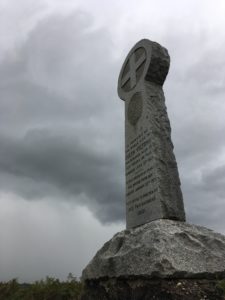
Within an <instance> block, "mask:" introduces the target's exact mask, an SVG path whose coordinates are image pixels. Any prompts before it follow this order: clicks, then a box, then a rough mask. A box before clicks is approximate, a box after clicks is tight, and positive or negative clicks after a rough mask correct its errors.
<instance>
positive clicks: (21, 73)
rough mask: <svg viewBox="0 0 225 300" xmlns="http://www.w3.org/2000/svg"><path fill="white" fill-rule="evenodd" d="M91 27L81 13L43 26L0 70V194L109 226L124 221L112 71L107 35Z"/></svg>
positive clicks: (34, 32) (46, 22)
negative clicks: (64, 205)
mask: <svg viewBox="0 0 225 300" xmlns="http://www.w3.org/2000/svg"><path fill="white" fill-rule="evenodd" d="M90 24H91V19H90V17H89V16H88V15H86V14H83V13H81V12H77V13H74V14H73V15H71V16H69V17H68V16H67V17H62V16H53V17H50V18H48V19H46V20H43V21H41V22H40V23H39V24H38V25H37V26H36V27H35V29H34V30H33V31H32V32H31V33H30V35H29V38H28V39H27V40H26V42H25V43H24V44H23V46H22V47H20V48H19V49H17V50H15V51H14V53H11V54H10V55H8V57H7V58H6V60H5V61H4V62H3V63H2V65H1V67H0V78H1V90H2V98H1V102H0V111H1V120H0V125H1V129H0V132H1V135H0V143H1V149H0V170H1V173H0V177H1V189H2V190H4V191H13V192H14V193H17V194H20V195H21V196H23V197H25V198H26V199H39V198H42V197H47V196H54V197H55V198H58V199H63V201H67V200H68V201H73V202H74V203H79V204H83V205H87V206H88V207H89V208H90V209H91V210H92V212H93V213H94V214H95V215H96V216H97V217H98V218H99V219H100V220H101V221H102V222H111V221H116V220H122V219H123V218H124V209H123V207H124V203H123V198H124V197H123V190H124V179H123V176H122V174H123V163H122V151H121V153H120V154H118V153H119V150H120V148H121V147H122V146H121V145H122V140H121V143H120V141H118V136H120V135H121V134H122V132H121V133H120V134H119V135H117V136H116V135H115V134H113V135H112V128H113V130H114V132H115V131H119V130H121V127H122V124H121V125H120V124H118V122H117V118H118V111H119V110H118V108H117V107H119V101H116V100H115V99H113V98H116V94H115V92H116V90H115V91H114V92H113V87H112V84H111V82H115V80H114V78H113V76H114V75H113V74H114V72H113V70H114V69H115V67H116V65H115V64H114V63H113V58H112V51H113V48H112V42H111V41H110V39H109V37H108V36H107V31H106V30H104V29H99V30H93V29H92V30H91V28H90ZM100 45H101V46H100ZM114 100H115V101H114ZM114 102H115V104H114ZM120 108H121V107H120ZM116 145H117V146H116Z"/></svg>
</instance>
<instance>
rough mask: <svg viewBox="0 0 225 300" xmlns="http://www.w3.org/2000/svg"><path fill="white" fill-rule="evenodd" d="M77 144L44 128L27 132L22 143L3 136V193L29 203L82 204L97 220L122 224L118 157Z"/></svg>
mask: <svg viewBox="0 0 225 300" xmlns="http://www.w3.org/2000/svg"><path fill="white" fill-rule="evenodd" d="M80 139H81V137H79V136H74V137H72V136H67V135H66V133H64V135H63V136H60V135H57V133H56V134H55V133H52V132H49V131H48V130H44V129H42V130H33V131H31V132H28V134H27V135H26V136H25V137H24V139H9V138H4V137H1V145H2V146H1V149H0V169H1V174H2V176H3V173H5V174H7V178H8V179H10V180H9V181H8V184H6V182H5V181H3V183H4V184H3V185H2V184H1V189H2V190H6V191H7V189H9V190H12V189H13V188H14V189H15V190H14V192H15V193H20V194H21V196H23V197H26V198H28V199H35V198H36V199H37V198H41V197H46V196H49V195H54V196H55V197H56V198H60V197H61V198H63V199H65V200H70V201H77V202H78V203H79V201H80V200H79V199H81V200H82V203H81V204H83V205H88V206H89V207H90V208H91V209H92V211H93V212H94V213H95V214H96V215H97V217H98V218H99V219H100V220H101V221H103V222H107V221H108V222H110V221H115V220H122V219H123V217H124V216H123V215H124V214H123V209H122V207H123V189H124V186H123V180H122V179H121V177H120V176H119V174H121V173H122V170H121V166H120V163H119V160H118V158H117V156H116V155H110V153H106V154H103V153H101V151H99V150H98V151H96V149H92V148H91V145H90V144H89V143H88V141H86V144H83V143H82V144H81V143H80ZM10 176H11V177H10ZM15 181H16V182H15ZM12 182H15V183H14V184H12ZM20 184H23V186H22V188H21V187H20ZM82 195H84V196H85V197H80V196H82Z"/></svg>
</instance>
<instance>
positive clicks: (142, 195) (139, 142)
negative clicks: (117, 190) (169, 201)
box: [126, 129, 158, 215]
mask: <svg viewBox="0 0 225 300" xmlns="http://www.w3.org/2000/svg"><path fill="white" fill-rule="evenodd" d="M154 170H155V159H154V157H153V153H152V143H151V134H150V131H148V130H147V129H145V130H143V131H142V132H140V133H139V134H138V135H137V136H136V137H135V138H134V139H133V140H131V141H130V143H129V144H127V146H126V198H127V213H128V214H129V213H131V212H134V211H135V212H136V214H137V215H141V214H144V213H145V206H146V205H148V204H149V203H151V202H153V201H155V200H156V193H157V190H158V188H157V178H156V174H155V172H154Z"/></svg>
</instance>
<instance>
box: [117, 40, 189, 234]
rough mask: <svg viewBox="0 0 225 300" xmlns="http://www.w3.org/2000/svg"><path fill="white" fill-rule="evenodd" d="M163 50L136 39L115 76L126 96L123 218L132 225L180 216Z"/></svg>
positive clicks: (167, 60) (181, 208)
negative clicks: (124, 210)
mask: <svg viewBox="0 0 225 300" xmlns="http://www.w3.org/2000/svg"><path fill="white" fill-rule="evenodd" d="M169 64H170V57H169V54H168V51H167V50H166V49H165V48H164V47H162V46H161V45H159V44H158V43H155V42H152V41H149V40H146V39H144V40H141V41H139V42H138V43H137V44H136V45H135V46H134V47H133V48H132V49H131V51H130V52H129V54H128V55H127V58H126V59H125V62H124V64H123V66H122V69H121V72H120V75H119V80H118V94H119V97H120V98H121V99H122V100H124V101H125V150H126V153H125V157H126V222H127V228H128V229H129V228H133V227H136V226H139V225H142V224H145V223H148V222H150V221H152V220H156V219H163V218H164V219H172V220H179V221H184V220H185V213H184V206H183V198H182V192H181V189H180V180H179V175H178V169H177V163H176V159H175V156H174V153H173V144H172V141H171V128H170V122H169V118H168V115H167V110H166V105H165V97H164V93H163V89H162V86H163V83H164V81H165V79H166V76H167V73H168V70H169Z"/></svg>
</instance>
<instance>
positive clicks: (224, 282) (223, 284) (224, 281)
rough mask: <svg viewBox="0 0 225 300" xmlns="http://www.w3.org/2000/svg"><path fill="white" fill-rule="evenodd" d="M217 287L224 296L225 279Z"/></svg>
mask: <svg viewBox="0 0 225 300" xmlns="http://www.w3.org/2000/svg"><path fill="white" fill-rule="evenodd" d="M216 287H217V288H218V289H219V290H220V291H221V292H222V294H223V295H225V279H223V280H221V281H219V282H218V283H217V285H216Z"/></svg>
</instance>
